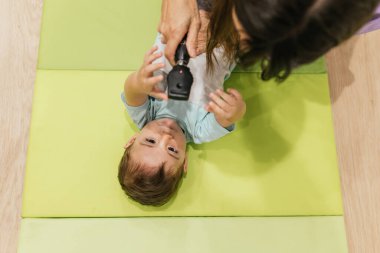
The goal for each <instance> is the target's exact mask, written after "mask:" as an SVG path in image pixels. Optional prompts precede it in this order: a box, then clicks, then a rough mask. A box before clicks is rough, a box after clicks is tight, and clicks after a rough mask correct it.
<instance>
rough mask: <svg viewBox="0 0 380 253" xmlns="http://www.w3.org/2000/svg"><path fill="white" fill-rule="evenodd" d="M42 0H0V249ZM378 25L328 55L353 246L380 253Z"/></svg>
mask: <svg viewBox="0 0 380 253" xmlns="http://www.w3.org/2000/svg"><path fill="white" fill-rule="evenodd" d="M41 11H42V0H0V253H15V252H16V248H17V238H18V230H19V224H20V208H21V193H22V185H23V174H24V165H25V156H26V149H27V144H28V131H29V122H30V112H31V105H32V95H33V83H34V79H35V69H36V62H37V51H38V43H39V31H40V20H41ZM379 42H380V31H377V32H373V33H370V34H367V35H362V36H357V37H354V38H352V39H351V40H350V41H349V42H347V43H345V44H344V45H342V46H340V47H339V48H336V49H334V50H332V51H331V52H330V53H329V54H328V56H327V59H328V67H329V73H330V74H329V79H330V90H331V99H332V103H333V113H334V124H335V135H336V143H337V152H338V156H339V163H340V171H341V179H342V190H343V195H344V196H343V199H344V207H345V220H346V227H347V236H348V243H349V248H350V252H351V253H363V252H364V253H378V252H380V239H379V238H380V51H378V49H379V48H378V47H379V46H380V43H379Z"/></svg>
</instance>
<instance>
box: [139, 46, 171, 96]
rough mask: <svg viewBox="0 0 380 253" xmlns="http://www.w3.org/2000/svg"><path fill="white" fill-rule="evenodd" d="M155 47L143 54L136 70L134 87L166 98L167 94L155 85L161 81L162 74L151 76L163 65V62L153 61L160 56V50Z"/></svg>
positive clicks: (145, 92)
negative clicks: (142, 58) (140, 64)
mask: <svg viewBox="0 0 380 253" xmlns="http://www.w3.org/2000/svg"><path fill="white" fill-rule="evenodd" d="M157 49H158V47H157V46H154V47H152V48H151V49H150V50H149V51H148V52H147V53H146V54H145V57H144V63H143V65H142V66H141V67H140V69H139V70H138V71H137V75H136V79H137V80H136V83H137V84H138V87H136V89H137V90H138V91H139V92H140V93H143V94H146V95H150V96H154V97H156V98H160V99H165V100H167V99H168V96H167V94H166V93H165V92H163V91H161V90H159V89H158V88H157V87H156V84H158V83H159V82H160V81H162V79H163V76H162V75H157V76H153V72H154V71H157V70H159V69H160V68H163V67H164V63H153V62H154V61H155V60H156V59H158V58H160V57H161V56H162V52H157Z"/></svg>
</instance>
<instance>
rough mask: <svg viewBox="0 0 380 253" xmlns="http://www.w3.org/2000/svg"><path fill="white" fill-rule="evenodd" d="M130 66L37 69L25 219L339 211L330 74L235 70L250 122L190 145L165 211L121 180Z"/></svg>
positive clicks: (129, 129)
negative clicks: (269, 75)
mask: <svg viewBox="0 0 380 253" xmlns="http://www.w3.org/2000/svg"><path fill="white" fill-rule="evenodd" d="M129 73H130V72H118V71H103V72H102V71H95V72H92V71H48V70H39V71H38V72H37V79H36V84H35V94H34V104H33V113H32V120H31V129H30V142H29V150H28V159H27V165H26V176H25V186H24V196H23V211H22V215H23V217H127V216H293V215H341V214H342V205H341V194H340V185H339V174H338V168H337V160H336V152H335V144H334V136H333V127H332V126H333V125H332V116H331V107H330V99H329V91H328V84H327V75H325V74H304V75H293V76H291V77H290V78H289V79H288V80H287V81H286V82H285V83H283V84H281V85H278V84H276V83H274V82H262V81H260V80H259V78H258V74H252V73H234V74H232V76H231V78H230V79H229V80H228V81H227V83H226V86H230V87H232V86H233V87H235V88H237V89H238V90H240V91H241V93H242V94H243V95H244V98H245V100H246V102H247V114H246V116H245V119H244V120H243V121H241V122H240V123H239V124H238V125H237V130H236V131H235V132H233V133H232V134H230V135H228V136H226V137H224V138H222V139H220V140H217V141H215V142H212V143H209V144H203V145H201V146H196V145H190V146H189V148H188V152H189V168H188V173H187V175H186V177H185V178H184V180H183V182H182V185H181V186H180V188H179V191H178V193H177V195H176V196H175V198H173V199H172V201H170V202H169V203H168V204H167V205H165V206H163V207H159V208H155V207H145V206H141V205H139V204H136V203H135V202H134V201H131V200H130V199H128V198H127V196H126V195H125V194H124V192H123V191H122V190H121V188H120V185H119V183H118V180H117V167H118V163H119V160H120V158H121V156H122V153H123V151H124V149H123V146H124V144H125V143H126V142H127V140H128V139H129V137H130V136H131V135H132V134H133V133H134V132H135V131H136V127H134V125H133V123H132V122H131V120H130V119H129V117H128V115H127V113H126V112H125V109H124V107H123V104H122V102H121V100H120V92H121V91H122V90H123V83H124V80H125V78H126V77H127V75H128V74H129Z"/></svg>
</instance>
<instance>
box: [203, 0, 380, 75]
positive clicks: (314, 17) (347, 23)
mask: <svg viewBox="0 0 380 253" xmlns="http://www.w3.org/2000/svg"><path fill="white" fill-rule="evenodd" d="M378 3H379V0H263V1H260V0H217V1H216V4H215V8H214V9H213V13H212V15H211V20H210V26H209V28H210V33H209V35H210V36H211V38H212V37H213V36H215V38H216V39H217V40H218V42H217V43H215V42H212V41H211V42H209V46H208V47H207V54H208V55H211V54H212V49H213V48H214V47H215V46H216V45H217V44H220V45H222V44H223V43H225V42H226V41H229V40H230V38H229V37H230V36H231V35H230V34H228V33H225V32H224V31H227V30H228V29H230V28H226V27H223V28H218V29H217V28H216V26H217V25H219V23H218V22H219V21H220V15H223V16H226V20H227V19H228V20H231V15H232V13H231V12H230V11H231V7H230V6H231V5H233V8H234V10H235V11H236V15H237V17H238V19H239V21H240V23H241V24H242V26H243V28H244V30H245V31H246V33H247V34H248V35H249V37H250V38H249V39H248V40H245V41H242V42H240V50H238V52H237V53H236V57H237V59H238V62H239V63H240V64H241V65H242V66H243V67H246V66H249V65H252V64H254V63H256V62H259V63H261V67H262V75H261V78H262V79H263V80H269V79H271V78H276V80H277V81H283V80H284V79H286V77H288V75H289V74H290V73H291V71H292V69H293V68H295V67H297V66H299V65H302V64H305V63H310V62H313V61H314V60H316V59H317V58H319V57H321V56H322V55H323V54H325V53H326V52H328V51H329V50H330V49H331V48H333V47H335V46H336V45H338V44H339V43H341V42H343V41H344V40H346V39H348V38H349V37H350V36H351V35H353V34H354V33H355V32H356V31H357V30H358V29H360V28H361V26H363V25H364V24H365V22H366V21H367V20H369V19H370V18H371V14H372V13H373V11H374V10H375V8H376V6H377V5H378ZM221 5H226V6H228V8H226V9H224V10H223V11H224V14H221V13H218V12H220V10H221V7H220V6H221ZM227 11H228V12H230V13H226V12H227ZM227 16H228V17H227ZM228 22H229V21H228ZM222 24H223V25H224V26H226V25H228V24H227V21H225V22H224V23H223V22H222ZM231 25H233V23H232V22H229V26H231ZM216 33H219V34H216ZM233 36H235V35H233ZM230 46H231V45H230ZM233 47H236V46H235V45H233ZM209 58H210V59H211V57H210V56H209Z"/></svg>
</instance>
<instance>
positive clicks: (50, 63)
mask: <svg viewBox="0 0 380 253" xmlns="http://www.w3.org/2000/svg"><path fill="white" fill-rule="evenodd" d="M160 11H161V1H157V0H144V1H141V0H108V1H101V0H45V1H44V15H43V25H42V31H41V41H40V55H39V64H38V68H39V69H80V70H135V69H137V68H138V67H140V64H141V62H142V57H143V55H144V53H145V52H146V51H147V50H148V49H149V48H151V46H152V44H153V42H154V39H155V37H156V33H157V24H158V21H159V18H160ZM258 70H259V69H258V67H257V66H256V67H253V68H249V69H248V70H246V71H249V72H251V71H253V72H257V71H258ZM325 70H326V69H325V65H324V61H323V59H320V60H319V61H317V62H315V63H313V64H311V65H308V66H304V67H301V68H300V69H297V70H296V71H295V72H296V73H323V72H325ZM235 71H238V72H240V71H243V70H241V69H239V68H237V69H236V70H235Z"/></svg>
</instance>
